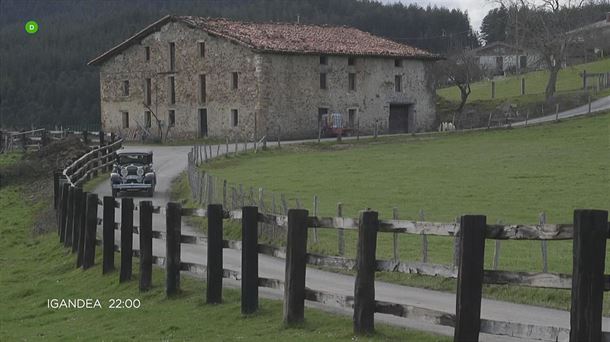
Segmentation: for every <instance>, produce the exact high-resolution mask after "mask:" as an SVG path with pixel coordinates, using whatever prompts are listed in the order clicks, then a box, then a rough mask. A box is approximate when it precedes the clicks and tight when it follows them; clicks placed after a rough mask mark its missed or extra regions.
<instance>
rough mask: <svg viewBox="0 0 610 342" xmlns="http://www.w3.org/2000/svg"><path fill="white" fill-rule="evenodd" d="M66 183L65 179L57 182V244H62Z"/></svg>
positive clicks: (66, 199)
mask: <svg viewBox="0 0 610 342" xmlns="http://www.w3.org/2000/svg"><path fill="white" fill-rule="evenodd" d="M68 186H70V185H69V184H68V181H67V180H65V179H60V180H59V200H58V203H57V205H58V208H57V236H59V242H60V243H61V242H63V236H62V235H63V226H64V220H65V219H66V208H67V202H68Z"/></svg>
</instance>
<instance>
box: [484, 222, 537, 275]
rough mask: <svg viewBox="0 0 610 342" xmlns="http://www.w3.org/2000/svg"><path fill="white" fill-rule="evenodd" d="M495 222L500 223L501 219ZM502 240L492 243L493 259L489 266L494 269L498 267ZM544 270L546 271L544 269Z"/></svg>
mask: <svg viewBox="0 0 610 342" xmlns="http://www.w3.org/2000/svg"><path fill="white" fill-rule="evenodd" d="M496 223H497V224H502V220H498V221H497V222H496ZM501 243H502V240H496V241H495V245H494V259H493V264H492V265H491V268H492V269H493V270H494V271H495V270H497V269H498V265H500V248H501V246H502V245H501ZM545 272H546V271H545Z"/></svg>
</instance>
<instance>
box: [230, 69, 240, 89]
mask: <svg viewBox="0 0 610 342" xmlns="http://www.w3.org/2000/svg"><path fill="white" fill-rule="evenodd" d="M238 83H239V74H238V73H236V72H234V73H233V74H232V79H231V88H233V89H237V87H238V85H239V84H238Z"/></svg>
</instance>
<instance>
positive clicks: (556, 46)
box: [493, 0, 593, 101]
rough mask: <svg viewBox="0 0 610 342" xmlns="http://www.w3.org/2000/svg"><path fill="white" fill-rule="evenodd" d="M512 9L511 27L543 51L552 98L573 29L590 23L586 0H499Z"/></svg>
mask: <svg viewBox="0 0 610 342" xmlns="http://www.w3.org/2000/svg"><path fill="white" fill-rule="evenodd" d="M493 2H496V3H499V4H501V5H503V6H505V7H506V8H508V9H509V11H508V13H509V16H511V18H510V19H509V20H508V23H509V24H508V26H509V27H508V30H509V31H510V32H511V34H510V36H512V38H513V40H514V41H515V43H516V44H518V45H520V47H522V48H525V49H526V50H529V51H533V52H535V53H537V54H539V56H540V59H541V61H542V62H543V63H544V65H545V67H546V69H547V70H548V71H549V79H548V81H547V85H546V89H545V96H546V100H547V101H548V100H550V99H551V98H552V97H553V95H554V94H555V92H556V90H557V88H556V84H557V75H558V74H559V70H561V68H562V66H563V65H564V63H565V62H566V59H567V54H568V52H569V51H570V47H571V46H572V45H573V44H574V43H575V41H576V40H577V36H576V35H574V34H572V33H571V32H570V31H571V30H573V29H574V28H576V27H580V26H582V25H583V24H586V23H590V22H591V21H593V18H587V17H586V15H585V13H586V11H582V8H583V6H584V5H586V4H589V3H592V2H593V1H588V2H586V1H585V0H496V1H493Z"/></svg>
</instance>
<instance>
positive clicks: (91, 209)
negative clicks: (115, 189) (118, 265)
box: [83, 194, 97, 270]
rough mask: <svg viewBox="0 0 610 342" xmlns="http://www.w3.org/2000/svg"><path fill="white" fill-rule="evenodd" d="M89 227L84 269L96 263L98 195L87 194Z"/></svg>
mask: <svg viewBox="0 0 610 342" xmlns="http://www.w3.org/2000/svg"><path fill="white" fill-rule="evenodd" d="M86 206H87V214H86V215H87V219H86V220H87V226H86V229H85V241H84V250H83V269H85V270H86V269H88V268H90V267H91V266H93V264H94V263H95V237H96V234H97V194H87V204H86Z"/></svg>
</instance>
